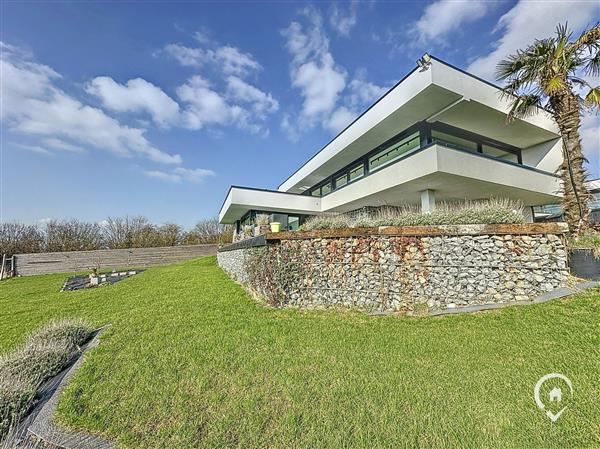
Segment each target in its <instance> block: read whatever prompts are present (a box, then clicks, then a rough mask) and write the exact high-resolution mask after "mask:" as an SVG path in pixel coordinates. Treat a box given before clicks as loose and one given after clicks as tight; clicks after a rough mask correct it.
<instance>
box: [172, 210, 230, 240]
mask: <svg viewBox="0 0 600 449" xmlns="http://www.w3.org/2000/svg"><path fill="white" fill-rule="evenodd" d="M232 236H233V228H232V227H231V226H229V225H222V224H220V223H219V219H218V218H217V217H214V218H207V219H204V220H201V221H199V222H198V223H196V226H194V227H193V228H192V229H191V230H190V231H188V232H187V233H186V234H185V237H184V239H183V243H184V244H185V245H200V244H206V243H228V242H231V239H232Z"/></svg>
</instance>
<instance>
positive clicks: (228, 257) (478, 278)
mask: <svg viewBox="0 0 600 449" xmlns="http://www.w3.org/2000/svg"><path fill="white" fill-rule="evenodd" d="M256 250H257V249H256V248H253V249H242V250H235V251H227V252H221V253H219V254H218V263H219V265H220V266H221V267H223V269H225V270H226V271H227V272H229V273H230V274H231V275H232V277H234V278H235V279H236V280H238V281H239V282H242V283H244V284H248V285H250V286H251V287H252V283H253V279H249V277H248V274H247V273H248V266H247V264H248V260H249V259H248V257H247V255H248V254H249V253H248V251H256ZM263 251H269V252H274V251H276V252H277V255H278V256H277V257H278V258H279V259H281V258H286V257H287V258H288V259H289V260H286V264H285V266H286V270H290V271H291V272H292V273H294V276H295V278H294V279H293V281H292V282H290V283H289V285H286V286H284V290H285V295H284V298H283V300H282V301H281V302H282V303H283V304H284V305H294V306H301V307H315V306H344V307H353V308H359V309H362V310H365V311H420V310H424V311H425V310H430V311H433V310H440V309H446V308H457V307H464V306H470V305H476V304H486V303H506V302H511V301H523V300H531V299H534V298H536V297H537V296H539V295H541V294H542V293H545V292H548V291H552V290H554V289H557V288H560V287H563V286H565V283H566V281H567V277H568V268H567V252H566V250H565V247H564V243H563V240H562V238H561V237H560V236H559V235H555V234H534V235H458V236H434V237H430V236H387V235H369V236H359V237H336V238H307V239H290V240H281V241H279V242H278V243H276V244H273V245H268V246H266V247H263ZM255 254H256V253H255ZM257 287H258V290H260V285H259V286H257Z"/></svg>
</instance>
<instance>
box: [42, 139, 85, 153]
mask: <svg viewBox="0 0 600 449" xmlns="http://www.w3.org/2000/svg"><path fill="white" fill-rule="evenodd" d="M42 143H43V144H44V145H46V146H48V147H50V148H52V149H55V150H62V151H71V152H73V153H82V152H83V149H82V148H81V147H78V146H77V145H73V144H72V143H69V142H65V141H64V140H60V139H56V138H54V137H49V138H48V139H44V140H43V141H42Z"/></svg>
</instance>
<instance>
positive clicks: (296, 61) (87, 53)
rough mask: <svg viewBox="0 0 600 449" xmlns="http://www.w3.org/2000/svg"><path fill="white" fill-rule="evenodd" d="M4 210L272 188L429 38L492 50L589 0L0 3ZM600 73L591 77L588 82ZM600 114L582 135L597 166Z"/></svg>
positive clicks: (595, 10) (147, 207)
mask: <svg viewBox="0 0 600 449" xmlns="http://www.w3.org/2000/svg"><path fill="white" fill-rule="evenodd" d="M1 8H2V11H1V16H2V18H1V20H2V23H1V25H2V28H1V33H0V34H1V36H0V37H1V41H2V113H1V114H0V116H1V118H2V124H1V126H2V136H1V145H2V159H1V161H0V162H1V171H2V185H1V188H2V192H1V200H2V204H1V215H2V216H1V217H0V219H2V220H12V219H18V220H23V221H26V222H36V221H38V220H43V219H47V218H70V217H76V218H80V219H85V220H91V221H99V220H102V219H104V218H106V217H107V216H117V215H125V214H129V215H136V214H143V215H146V216H148V217H149V218H150V219H151V220H153V221H155V222H157V223H162V222H166V221H175V222H178V223H181V224H183V225H184V226H191V225H193V224H194V223H195V222H196V221H198V220H199V219H201V218H205V217H210V216H214V215H216V214H217V212H218V210H219V208H220V205H221V202H222V201H223V198H224V196H225V194H226V192H227V189H228V187H229V185H230V184H238V185H248V186H254V187H265V188H276V187H277V186H278V185H279V184H280V183H281V182H282V181H283V180H285V178H287V176H288V175H289V174H290V173H292V172H293V171H294V170H295V169H296V168H298V166H299V165H301V164H302V163H303V162H304V161H305V160H306V159H308V158H309V157H310V156H312V155H313V154H314V153H315V152H316V151H317V150H318V149H319V148H321V147H322V146H323V145H324V144H325V143H327V142H328V141H329V140H330V139H331V137H333V136H334V135H335V134H336V133H337V132H338V131H339V130H340V129H342V128H343V127H345V125H347V124H348V123H349V122H350V121H351V120H352V119H353V118H354V117H356V116H357V115H358V114H359V113H360V112H362V111H363V110H364V109H365V108H366V107H368V106H369V105H370V104H371V103H372V102H373V101H375V100H376V99H377V98H378V97H379V96H380V95H381V94H382V93H384V92H385V90H387V88H389V87H390V86H391V85H393V84H394V83H395V82H396V81H397V80H399V79H400V78H402V77H403V76H404V75H405V74H406V73H407V72H408V71H410V70H411V69H412V68H413V66H414V61H415V60H416V59H417V58H418V57H419V56H421V55H422V54H423V53H424V52H426V51H427V52H430V53H432V54H434V55H436V56H438V57H440V58H442V59H444V60H446V61H448V62H450V63H452V64H454V65H457V66H459V67H461V68H464V69H467V70H469V71H471V72H473V73H475V74H477V75H479V76H482V77H484V78H487V79H490V80H493V71H494V67H495V64H496V62H497V61H498V60H499V59H500V58H502V57H503V56H505V55H507V54H509V53H510V52H512V51H514V50H515V49H516V48H519V47H522V46H524V45H526V44H527V43H529V42H530V41H532V40H533V39H534V38H538V37H545V36H548V35H550V34H551V33H552V32H553V30H554V28H555V25H556V24H557V23H558V22H564V21H566V20H568V22H569V25H570V26H571V27H572V28H573V29H575V30H576V31H579V30H581V29H582V28H583V27H585V26H587V25H590V24H591V23H592V22H593V21H594V20H597V19H598V17H600V9H599V8H600V7H599V6H598V3H597V2H595V1H589V2H546V3H544V2H525V1H522V0H521V1H520V2H514V1H499V2H489V1H486V2H478V1H469V2H461V1H447V0H438V1H433V2H378V1H369V2H332V3H329V2H319V3H302V2H296V3H293V2H286V3H276V2H221V3H219V2H214V3H194V2H182V3H159V2H148V3H143V2H129V3H117V2H107V3H101V2H93V3H91V2H90V3H88V2H85V3H84V2H64V3H62V2H51V3H38V2H10V1H4V2H2V3H1ZM597 81H598V80H595V82H596V83H597ZM598 128H599V121H598V117H597V116H596V117H586V118H585V119H584V121H583V127H582V136H583V139H584V149H585V151H586V153H587V155H588V157H589V159H590V166H589V169H590V171H591V172H592V174H593V176H594V177H598V176H599V175H600V155H599V153H600V135H599V131H598Z"/></svg>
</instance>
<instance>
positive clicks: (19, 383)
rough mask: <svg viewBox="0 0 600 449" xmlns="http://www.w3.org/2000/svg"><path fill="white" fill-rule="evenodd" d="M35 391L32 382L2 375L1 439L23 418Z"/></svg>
mask: <svg viewBox="0 0 600 449" xmlns="http://www.w3.org/2000/svg"><path fill="white" fill-rule="evenodd" d="M35 391H36V389H35V387H34V386H33V385H32V384H31V382H28V381H26V380H24V379H22V378H20V377H18V376H13V377H10V378H8V377H4V376H2V377H0V440H2V437H3V436H4V435H6V434H7V433H8V432H9V431H10V430H11V429H13V428H14V427H15V426H16V425H17V424H18V423H19V421H20V420H21V418H23V415H24V414H25V413H26V412H27V410H28V409H29V407H30V405H31V403H32V402H33V399H34V397H35Z"/></svg>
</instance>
